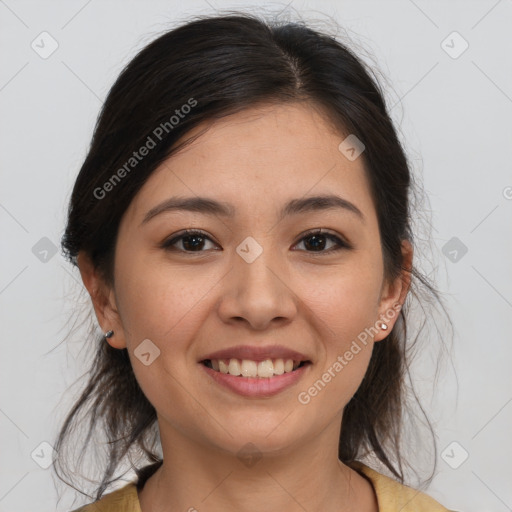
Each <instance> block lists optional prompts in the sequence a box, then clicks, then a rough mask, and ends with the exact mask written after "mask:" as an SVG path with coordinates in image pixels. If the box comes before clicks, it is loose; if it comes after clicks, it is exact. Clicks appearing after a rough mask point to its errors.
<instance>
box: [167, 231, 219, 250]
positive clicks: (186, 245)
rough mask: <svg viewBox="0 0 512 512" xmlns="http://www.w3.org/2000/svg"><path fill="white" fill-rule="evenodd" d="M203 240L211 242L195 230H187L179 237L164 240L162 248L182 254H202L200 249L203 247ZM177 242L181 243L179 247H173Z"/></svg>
mask: <svg viewBox="0 0 512 512" xmlns="http://www.w3.org/2000/svg"><path fill="white" fill-rule="evenodd" d="M205 240H208V241H210V242H211V239H210V238H208V237H207V236H206V235H205V234H204V233H203V232H202V231H198V230H195V229H187V230H186V231H184V232H182V233H181V234H180V235H178V236H175V237H174V238H172V239H171V240H166V241H165V242H164V243H163V244H162V248H163V249H166V250H168V251H172V250H178V251H182V252H204V251H203V250H202V249H203V248H204V245H205ZM178 242H180V243H181V247H182V248H180V247H177V248H176V247H173V246H175V245H176V244H177V243H178Z"/></svg>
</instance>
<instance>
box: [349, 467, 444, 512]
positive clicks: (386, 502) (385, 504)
mask: <svg viewBox="0 0 512 512" xmlns="http://www.w3.org/2000/svg"><path fill="white" fill-rule="evenodd" d="M349 466H350V467H351V468H352V469H354V470H356V471H357V472H359V473H361V474H363V475H365V476H366V477H367V478H368V479H369V480H370V482H371V483H372V485H373V488H374V489H375V494H376V495H377V502H378V505H379V511H381V512H398V511H400V512H452V511H450V510H448V509H447V508H445V507H443V506H442V505H441V504H440V503H438V502H437V501H435V500H434V499H433V498H431V497H430V496H428V495H427V494H425V493H423V492H421V491H417V490H416V489H413V488H411V487H408V486H407V485H402V484H400V483H399V482H397V481H396V480H393V479H392V478H390V477H388V476H386V475H383V474H381V473H378V472H377V471H375V470H374V469H371V468H370V467H368V466H366V465H365V464H363V463H362V462H352V463H350V464H349Z"/></svg>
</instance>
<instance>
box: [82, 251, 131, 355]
mask: <svg viewBox="0 0 512 512" xmlns="http://www.w3.org/2000/svg"><path fill="white" fill-rule="evenodd" d="M77 263H78V268H79V270H80V275H81V276H82V281H83V282H84V285H85V287H86V288H87V291H88V292H89V295H90V296H91V299H92V304H93V306H94V311H95V313H96V318H97V319H98V323H99V324H100V328H101V329H102V330H103V332H104V333H105V332H107V331H110V330H112V331H114V335H113V336H112V337H110V338H105V339H106V341H107V343H108V344H109V345H110V346H112V347H114V348H119V349H121V348H126V341H125V336H124V331H123V327H122V323H121V319H120V317H119V312H118V310H117V305H116V301H115V295H114V289H113V288H112V287H110V286H108V285H107V284H106V283H105V281H104V279H103V278H102V277H101V276H100V274H99V272H98V270H97V269H96V268H95V267H94V265H93V263H92V261H91V259H90V257H89V255H87V254H86V253H85V252H83V251H80V252H79V253H78V256H77Z"/></svg>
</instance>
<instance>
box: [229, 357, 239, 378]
mask: <svg viewBox="0 0 512 512" xmlns="http://www.w3.org/2000/svg"><path fill="white" fill-rule="evenodd" d="M228 371H229V373H230V374H231V375H240V374H241V373H242V369H241V368H240V363H239V362H238V359H230V360H229V365H228Z"/></svg>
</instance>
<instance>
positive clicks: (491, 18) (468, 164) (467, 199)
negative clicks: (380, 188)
mask: <svg viewBox="0 0 512 512" xmlns="http://www.w3.org/2000/svg"><path fill="white" fill-rule="evenodd" d="M246 5H247V4H242V3H238V4H236V3H232V2H224V1H220V0H209V1H208V2H206V1H191V2H188V3H187V7H186V9H184V7H183V6H182V5H181V4H180V3H178V2H176V1H153V2H150V3H149V2H142V1H120V0H119V1H99V0H89V1H86V0H85V1H84V0H77V1H75V0H73V1H70V0H67V1H65V2H64V1H62V2H57V1H44V2H43V1H34V2H28V1H15V0H0V52H1V54H0V55H1V57H0V59H1V60H0V63H1V65H0V106H1V118H0V119H1V124H0V130H1V131H0V162H1V172H2V187H1V191H0V225H1V230H2V250H1V252H0V257H1V275H0V315H1V320H2V340H1V341H2V352H1V358H0V364H1V387H0V431H1V434H2V435H1V441H0V454H1V468H0V511H1V512H7V511H9V512H18V511H20V512H21V511H26V510H34V511H35V510H38V511H41V512H42V511H54V510H62V511H64V510H68V509H67V508H66V507H67V506H69V504H70V503H71V500H72V499H73V497H74V494H73V493H67V494H65V498H64V499H63V501H62V502H61V503H60V504H59V506H58V507H56V501H57V499H56V492H55V489H54V479H53V477H52V474H51V468H49V469H43V468H41V467H40V465H38V464H37V463H36V460H39V462H41V461H42V462H43V463H44V461H45V460H47V459H48V454H49V453H50V454H51V452H49V448H48V447H47V446H46V445H42V446H40V443H42V442H49V443H51V442H52V440H53V439H54V437H55V432H56V429H57V427H58V425H59V422H60V421H61V420H62V416H63V414H64V413H65V412H66V411H67V407H68V406H69V404H70V403H71V399H72V397H73V395H72V393H71V394H70V393H67V394H65V391H66V389H67V388H68V387H69V386H70V385H71V383H72V382H73V381H74V380H75V379H76V377H78V375H79V372H80V369H81V368H82V367H81V364H82V361H81V360H80V357H79V356H78V355H77V354H78V353H79V348H80V347H79V342H76V341H73V342H63V343H61V344H59V342H60V341H61V340H62V339H63V337H64V336H65V335H66V332H67V330H66V329H67V326H66V322H67V321H68V318H69V315H70V314H72V311H73V308H74V307H75V306H76V301H77V299H76V293H77V292H78V290H79V289H80V283H79V274H78V273H77V271H75V270H72V268H71V266H70V265H69V264H67V263H66V262H65V261H64V259H63V258H62V256H61V255H60V252H59V251H60V249H59V251H58V252H57V253H56V254H55V255H53V254H52V253H51V252H49V253H48V254H46V253H44V252H43V251H44V247H48V245H49V242H48V241H42V242H41V239H42V238H44V237H47V238H48V239H49V240H50V241H51V242H52V243H53V244H54V245H55V246H57V247H58V246H59V241H60V237H61V235H62V230H63V228H64V215H65V209H66V206H67V201H68V199H69V194H70V191H71V187H72V184H73V181H74V178H75V177H76V174H77V172H78V170H79V168H80V165H81V163H82V161H83V159H84V156H85V154H86V150H87V147H88V144H89V142H90V137H91V134H92V129H93V125H94V122H95V120H96V116H97V114H98V111H99V108H100V106H101V104H102V101H103V100H104V98H105V96H106V94H107V92H108V90H109V87H110V86H111V85H112V83H113V81H114V80H115V78H116V77H117V75H118V73H119V72H120V70H121V69H122V67H123V66H124V65H125V64H126V63H127V62H128V61H129V60H130V58H131V57H132V56H133V55H134V53H135V52H136V51H137V50H138V49H139V48H141V47H142V46H144V45H145V44H147V43H148V42H149V41H150V40H152V39H154V38H155V37H156V36H157V35H159V34H160V33H161V32H162V31H163V30H165V29H166V28H169V27H170V26H171V25H174V24H176V22H177V21H178V20H181V19H184V18H185V16H186V15H191V14H198V13H214V12H215V10H216V9H226V8H238V7H246ZM260 5H263V4H260ZM264 5H266V6H267V10H269V11H271V12H279V11H281V10H283V9H285V8H286V9H288V10H289V9H292V8H293V9H295V10H296V11H297V12H299V13H300V15H301V16H302V17H303V18H304V19H305V20H308V19H315V20H324V21H326V22H327V23H328V22H329V16H332V17H333V18H334V19H335V20H336V21H337V22H338V23H339V24H340V25H341V26H342V27H344V28H345V29H347V30H348V32H349V35H351V36H352V37H353V38H354V41H355V42H356V43H357V44H360V45H361V46H362V47H364V48H366V49H367V50H368V51H369V52H370V53H371V54H373V56H374V58H375V61H376V62H377V63H378V65H379V67H380V69H381V70H382V72H383V73H384V74H385V75H386V77H387V79H388V80H389V84H390V85H391V86H392V89H390V90H389V95H390V96H389V97H390V98H391V99H389V101H390V105H394V107H393V109H392V111H391V113H392V116H393V118H394V120H395V122H396V123H397V124H398V125H399V127H400V128H399V129H400V132H401V134H402V137H403V140H404V142H405V144H406V146H407V151H408V153H409V155H412V158H413V164H414V165H415V168H416V172H419V173H420V174H421V173H423V184H424V187H425V189H426V191H427V193H428V195H429V198H430V208H431V210H432V221H433V232H432V233H433V236H434V239H433V241H434V249H435V254H434V256H435V258H436V261H434V267H436V269H437V270H436V272H437V274H438V277H437V279H438V282H439V287H440V288H441V289H442V290H443V291H444V292H445V294H446V301H447V303H448V306H449V308H450V313H451V317H452V319H453V322H454V325H455V331H456V332H455V338H454V345H453V351H452V353H453V365H454V367H453V368H452V366H451V365H450V364H447V365H446V371H445V374H444V377H443V378H442V379H440V380H439V382H438V384H437V386H436V388H435V389H434V391H435V393H436V397H437V398H435V399H432V400H431V401H429V402H428V403H427V404H426V409H427V412H428V413H429V414H431V415H432V417H433V418H434V420H435V425H434V426H435V428H436V431H437V435H438V445H439V446H438V448H439V450H438V454H437V455H438V457H439V468H438V473H437V476H436V478H435V479H434V481H433V482H432V484H431V486H430V487H429V489H428V493H429V494H431V495H432V496H433V497H434V498H436V499H438V500H439V501H440V502H441V503H443V504H444V505H445V506H447V507H451V508H453V509H454V510H460V511H465V512H477V511H478V512H482V511H486V512H489V511H494V512H505V511H508V510H512V487H511V485H510V482H511V476H512V471H511V468H512V464H511V462H510V459H511V455H512V442H511V436H510V431H511V420H512V403H511V401H512V386H511V371H510V366H511V354H512V348H511V347H512V344H511V341H512V340H511V335H510V332H511V330H512V322H511V318H512V315H511V313H512V309H511V308H512V279H511V277H512V269H511V267H512V266H511V262H512V243H511V233H512V230H511V228H512V222H511V221H512V163H511V161H512V160H511V157H512V144H511V143H512V137H511V135H512V128H511V122H510V120H511V117H512V66H511V62H512V61H511V57H510V55H511V51H512V35H511V27H512V1H511V0H501V1H495V0H489V1H487V0H486V1H464V2H455V1H436V2H434V1H430V2H427V1H420V0H415V1H412V0H399V1H386V2H385V1H380V2H377V1H343V2H335V1H327V0H323V1H320V0H317V1H314V2H306V1H301V0H294V1H293V2H291V3H290V4H288V5H289V6H288V7H286V3H282V4H277V3H274V4H264ZM256 12H257V10H256ZM43 31H47V32H48V33H49V34H50V35H51V37H52V38H53V39H55V40H56V41H57V43H58V48H57V50H56V51H55V52H54V53H53V54H52V55H50V56H49V57H48V58H46V59H43V58H42V57H41V56H40V55H39V54H38V53H36V51H34V50H33V49H32V47H31V44H32V42H33V41H35V43H34V44H39V47H42V46H43V43H41V37H47V36H39V35H40V34H41V32H43ZM453 31H457V32H458V33H459V34H460V36H461V37H462V38H463V39H464V40H465V41H467V43H468V44H469V47H468V49H467V50H466V51H465V52H464V53H462V54H461V55H458V53H459V51H460V50H461V49H462V48H463V46H462V45H463V44H464V43H463V40H462V39H460V38H459V39H457V38H458V36H457V35H455V36H453V35H451V36H450V37H448V36H449V35H450V34H452V32H453ZM447 37H448V39H447ZM443 41H445V43H443ZM44 44H45V48H46V49H48V48H50V46H49V45H50V40H49V39H46V40H45V43H44ZM450 46H451V47H452V48H451V49H450V48H449V47H450ZM40 51H42V49H41V50H40ZM356 51H357V49H356ZM447 51H448V52H451V53H452V56H450V55H449V54H448V53H447ZM454 56H456V58H453V57H454ZM385 85H386V84H385ZM454 237H456V238H457V239H458V240H459V242H458V241H457V240H455V241H454V240H453V238H454ZM457 243H458V244H459V247H460V243H463V244H464V245H465V246H466V247H467V253H466V254H464V255H463V256H462V257H460V254H461V253H459V259H458V260H457V261H452V259H453V256H452V257H451V258H452V259H450V257H449V256H445V254H444V253H446V254H448V255H449V252H448V251H449V250H453V244H457ZM37 244H42V245H37ZM45 244H46V245H45ZM446 244H449V245H446ZM450 244H452V245H450ZM34 247H35V249H34ZM453 254H454V253H452V255H453ZM446 335H447V336H448V335H449V333H446ZM425 365H426V366H428V365H427V363H425ZM454 369H455V371H456V375H457V379H458V387H457V379H456V378H455V377H454V373H453V372H454ZM419 386H420V388H422V389H423V388H428V387H431V386H432V385H431V384H430V383H429V381H428V379H427V380H426V381H425V382H420V383H419ZM73 391H74V392H76V391H78V389H77V388H73ZM429 391H431V390H429ZM452 442H456V443H457V444H456V445H451V446H450V444H451V443H452ZM447 447H448V449H447ZM446 449H447V450H446ZM463 450H464V451H465V452H467V453H468V454H469V457H468V459H467V460H465V461H464V462H463V463H462V464H461V465H460V466H459V467H458V468H457V469H454V468H453V467H451V466H456V465H458V463H460V461H461V460H462V458H463V456H464V451H463ZM31 454H34V455H33V457H34V458H32V456H31ZM443 454H444V455H443ZM38 455H39V459H38ZM419 455H420V456H421V454H419ZM66 500H67V501H66ZM66 503H68V505H66ZM77 504H79V502H76V503H75V506H77Z"/></svg>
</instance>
